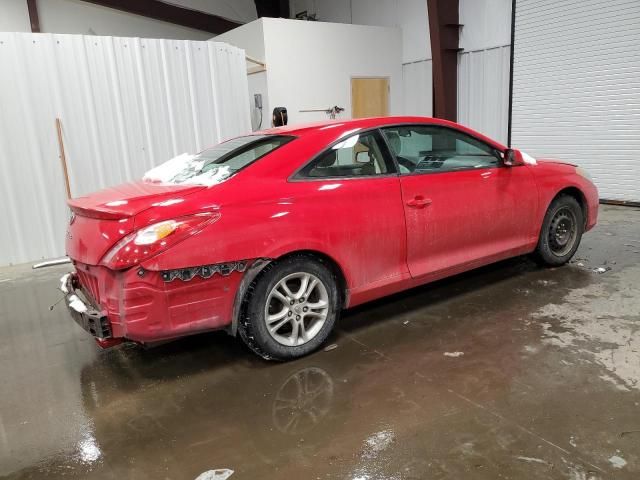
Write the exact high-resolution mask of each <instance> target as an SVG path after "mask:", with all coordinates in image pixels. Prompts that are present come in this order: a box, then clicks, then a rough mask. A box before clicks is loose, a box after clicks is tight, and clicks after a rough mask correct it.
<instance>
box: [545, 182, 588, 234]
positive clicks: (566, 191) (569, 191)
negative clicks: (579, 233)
mask: <svg viewBox="0 0 640 480" xmlns="http://www.w3.org/2000/svg"><path fill="white" fill-rule="evenodd" d="M561 195H568V196H570V197H573V198H575V199H576V201H577V202H578V205H580V209H581V210H582V219H583V221H584V225H583V228H584V227H585V226H586V225H587V222H588V219H589V206H588V204H587V197H586V196H585V194H584V192H583V191H582V190H580V189H579V188H578V187H576V186H569V187H565V188H563V189H562V190H560V191H559V192H558V193H556V194H555V196H554V197H553V198H552V199H551V201H550V202H549V204H548V205H547V208H546V210H545V212H546V211H547V210H548V209H549V207H550V206H551V204H552V203H553V202H554V200H555V199H556V198H558V197H560V196H561Z"/></svg>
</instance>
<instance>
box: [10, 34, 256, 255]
mask: <svg viewBox="0 0 640 480" xmlns="http://www.w3.org/2000/svg"><path fill="white" fill-rule="evenodd" d="M0 65H2V69H0V104H1V105H2V108H1V109H0V166H1V169H2V170H1V171H2V175H0V205H2V208H1V209H0V224H1V225H3V226H4V227H3V228H2V229H0V245H1V247H2V248H1V249H0V265H5V264H9V263H20V262H26V261H31V260H36V259H41V258H48V257H55V256H60V255H63V254H64V233H65V229H66V224H67V218H68V210H67V207H66V198H65V190H64V180H63V176H62V168H61V165H60V160H59V157H58V155H59V152H58V143H57V137H56V130H55V123H54V122H55V119H56V117H59V118H60V119H61V120H62V125H63V130H64V142H65V149H66V154H67V161H68V165H69V176H70V179H71V191H72V194H73V196H80V195H82V194H86V193H89V192H91V191H95V190H98V189H100V188H103V187H105V186H108V185H114V184H118V183H122V182H125V181H129V180H133V179H136V178H140V177H141V176H142V174H143V173H144V172H145V171H146V170H147V169H149V168H151V167H152V166H155V165H157V164H159V163H161V162H163V161H165V160H167V159H169V158H171V157H173V156H175V155H178V154H180V153H183V152H196V151H198V150H201V149H202V148H204V147H205V146H207V145H211V144H214V143H216V142H218V141H219V140H220V139H224V138H228V137H231V136H235V135H239V134H243V133H245V132H248V131H250V130H251V124H250V118H249V104H248V98H247V94H246V92H247V89H248V86H247V77H246V66H245V59H244V51H243V50H241V49H238V48H235V47H231V46H229V45H226V44H222V43H216V42H197V41H184V40H152V39H139V38H120V37H96V36H81V35H62V34H53V35H52V34H29V33H0Z"/></svg>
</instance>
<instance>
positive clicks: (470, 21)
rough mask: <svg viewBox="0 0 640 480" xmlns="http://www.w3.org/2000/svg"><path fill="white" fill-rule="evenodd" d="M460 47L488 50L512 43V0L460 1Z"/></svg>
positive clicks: (471, 49)
mask: <svg viewBox="0 0 640 480" xmlns="http://www.w3.org/2000/svg"><path fill="white" fill-rule="evenodd" d="M460 23H461V24H462V25H463V27H462V29H461V30H460V47H462V48H464V49H465V50H466V51H475V50H486V49H489V48H495V47H502V46H504V45H509V44H510V43H511V0H460Z"/></svg>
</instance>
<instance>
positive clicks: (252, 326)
mask: <svg viewBox="0 0 640 480" xmlns="http://www.w3.org/2000/svg"><path fill="white" fill-rule="evenodd" d="M337 314H338V289H337V286H336V282H335V280H334V277H333V275H332V274H331V272H330V271H329V270H328V269H327V268H326V267H325V266H324V265H323V264H322V263H320V262H318V261H316V260H314V259H311V258H309V257H306V256H299V257H290V258H287V259H284V260H282V261H278V262H275V263H273V264H271V265H269V266H267V267H266V269H265V270H264V271H263V272H262V273H261V274H260V275H259V276H258V277H257V278H256V280H254V282H253V283H252V284H251V286H250V287H249V289H248V292H247V297H246V298H245V301H244V303H243V308H242V314H241V318H240V322H239V333H240V337H241V338H242V340H243V341H244V342H245V343H246V344H247V346H248V347H249V348H251V350H253V351H254V352H256V353H257V354H259V355H260V356H262V357H263V358H266V359H275V360H289V359H294V358H298V357H302V356H304V355H307V354H309V353H311V352H312V351H314V350H315V349H317V348H318V347H319V346H320V345H322V343H323V342H324V341H325V340H326V339H327V337H328V336H329V334H330V333H331V330H332V329H333V325H334V324H335V321H336V317H337Z"/></svg>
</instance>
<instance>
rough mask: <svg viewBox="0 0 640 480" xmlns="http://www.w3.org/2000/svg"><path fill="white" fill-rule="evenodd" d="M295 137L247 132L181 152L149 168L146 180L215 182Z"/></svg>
mask: <svg viewBox="0 0 640 480" xmlns="http://www.w3.org/2000/svg"><path fill="white" fill-rule="evenodd" d="M293 138H294V137H290V136H284V135H248V136H245V137H238V138H234V139H232V140H228V141H226V142H222V143H219V144H218V145H216V146H214V147H211V148H209V149H207V150H204V151H202V152H200V153H198V154H197V155H189V154H186V153H184V154H182V155H179V156H177V157H175V158H172V159H171V160H169V161H167V162H165V163H163V164H161V165H159V166H157V167H155V168H153V169H151V170H149V171H148V172H147V173H145V175H144V177H143V180H144V181H146V182H152V183H174V184H200V185H215V184H217V183H220V182H223V181H224V180H226V179H227V178H229V177H230V176H232V175H233V174H234V173H236V172H237V171H238V170H241V169H242V168H244V167H246V166H248V165H249V164H251V163H253V162H255V161H256V160H258V159H260V158H262V157H264V156H265V155H267V154H268V153H271V152H273V151H274V150H275V149H277V148H279V147H281V146H282V145H284V144H285V143H287V142H290V141H291V140H293Z"/></svg>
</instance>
